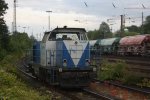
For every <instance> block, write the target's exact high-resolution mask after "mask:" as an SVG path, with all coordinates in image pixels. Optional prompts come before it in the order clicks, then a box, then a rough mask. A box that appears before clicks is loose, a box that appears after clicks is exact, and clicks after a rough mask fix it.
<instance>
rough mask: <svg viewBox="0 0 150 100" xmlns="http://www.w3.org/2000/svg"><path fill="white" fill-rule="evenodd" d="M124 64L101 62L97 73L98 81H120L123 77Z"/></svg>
mask: <svg viewBox="0 0 150 100" xmlns="http://www.w3.org/2000/svg"><path fill="white" fill-rule="evenodd" d="M124 70H125V63H123V62H117V63H113V64H112V63H109V62H108V61H103V63H102V65H101V68H100V70H99V71H98V77H99V79H100V80H120V79H121V78H122V77H123V75H124Z"/></svg>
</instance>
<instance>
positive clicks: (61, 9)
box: [5, 0, 150, 37]
mask: <svg viewBox="0 0 150 100" xmlns="http://www.w3.org/2000/svg"><path fill="white" fill-rule="evenodd" d="M5 1H6V2H7V3H8V6H9V10H7V14H6V15H5V20H6V23H7V25H8V27H9V29H10V31H11V29H12V25H11V24H12V22H13V0H5ZM84 2H86V4H87V6H86V5H85V3H84ZM112 3H113V4H114V5H115V6H116V8H114V7H113V5H112ZM142 4H143V5H144V6H145V7H147V8H150V1H149V0H17V26H18V31H20V32H23V31H24V30H25V31H26V32H28V33H29V35H31V34H32V33H33V34H34V35H36V36H37V34H40V33H41V35H42V33H43V32H44V31H46V30H48V14H47V13H46V11H47V10H51V11H52V13H51V14H50V17H51V28H52V29H53V28H55V27H57V26H58V27H63V26H64V25H67V26H68V27H83V28H86V30H94V29H98V28H99V26H100V23H101V22H102V21H105V22H107V19H110V18H113V19H115V20H113V21H111V22H109V24H113V25H112V26H111V27H112V29H113V31H116V30H118V29H119V28H120V15H121V14H125V15H126V18H128V17H133V19H131V20H126V26H130V25H140V24H141V18H140V17H141V12H142V11H143V12H144V15H145V16H147V15H150V9H147V10H146V9H145V10H142V9H136V10H135V9H124V8H128V7H130V8H131V7H136V8H142ZM74 20H79V22H77V21H74ZM133 21H135V23H133ZM22 27H26V28H24V29H23V28H22ZM39 36H40V35H39ZM39 36H38V37H39Z"/></svg>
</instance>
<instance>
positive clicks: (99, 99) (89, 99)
mask: <svg viewBox="0 0 150 100" xmlns="http://www.w3.org/2000/svg"><path fill="white" fill-rule="evenodd" d="M16 65H17V69H18V70H19V71H20V72H21V73H23V74H24V75H25V76H27V77H29V78H30V80H32V81H34V83H40V84H39V85H41V84H42V86H43V85H44V86H45V87H47V88H48V90H50V91H52V92H55V93H57V94H60V95H61V96H63V97H65V100H118V99H116V98H114V97H111V96H108V95H104V94H100V93H96V92H93V91H91V90H89V89H86V88H84V89H79V90H77V91H76V90H74V89H71V90H66V89H61V88H60V87H57V86H50V85H48V84H47V83H41V82H40V81H38V80H37V77H35V76H33V75H32V74H31V73H29V72H28V71H27V67H28V66H27V65H26V64H25V63H24V59H23V60H22V61H20V62H19V63H17V64H16ZM39 87H40V86H39Z"/></svg>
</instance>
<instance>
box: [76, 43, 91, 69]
mask: <svg viewBox="0 0 150 100" xmlns="http://www.w3.org/2000/svg"><path fill="white" fill-rule="evenodd" d="M89 49H90V48H89V43H88V44H87V46H86V48H85V49H84V51H83V54H82V56H81V58H80V61H79V63H78V65H77V66H78V67H80V68H81V69H82V68H85V67H87V66H85V63H86V59H88V60H90V51H89Z"/></svg>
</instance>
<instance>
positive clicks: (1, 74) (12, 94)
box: [0, 70, 51, 100]
mask: <svg viewBox="0 0 150 100" xmlns="http://www.w3.org/2000/svg"><path fill="white" fill-rule="evenodd" d="M0 88H1V89H0V99H2V98H6V99H8V100H27V99H28V100H50V98H51V95H45V94H42V93H40V92H37V91H35V90H33V89H31V87H28V86H27V85H25V84H24V83H23V82H21V81H19V80H18V79H17V77H16V76H15V75H14V74H10V73H8V72H6V71H4V70H0ZM41 94H42V95H41Z"/></svg>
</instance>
